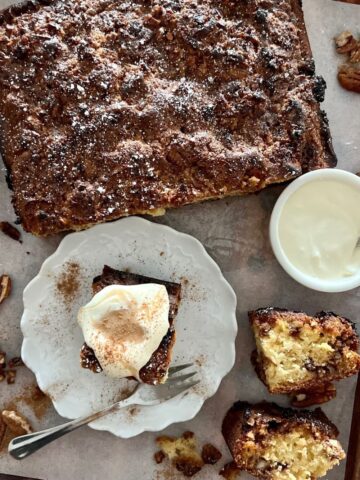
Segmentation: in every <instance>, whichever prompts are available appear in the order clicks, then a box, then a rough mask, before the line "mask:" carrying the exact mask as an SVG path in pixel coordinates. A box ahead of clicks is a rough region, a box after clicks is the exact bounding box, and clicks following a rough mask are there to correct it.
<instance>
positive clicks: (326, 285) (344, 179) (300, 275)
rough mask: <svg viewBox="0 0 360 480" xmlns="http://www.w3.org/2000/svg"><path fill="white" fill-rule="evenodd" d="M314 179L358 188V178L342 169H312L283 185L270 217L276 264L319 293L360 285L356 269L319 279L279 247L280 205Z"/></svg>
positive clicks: (359, 273) (348, 288) (343, 290)
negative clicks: (353, 273) (331, 278)
mask: <svg viewBox="0 0 360 480" xmlns="http://www.w3.org/2000/svg"><path fill="white" fill-rule="evenodd" d="M318 180H332V181H337V182H341V183H347V184H348V185H351V186H353V187H355V188H357V189H359V191H360V177H358V176H357V175H355V174H353V173H350V172H346V171H344V170H338V169H325V170H316V171H314V172H310V173H306V174H305V175H303V176H301V177H299V178H298V179H296V180H295V181H294V182H292V183H291V184H290V185H289V186H288V187H287V188H285V190H284V191H283V192H282V194H281V195H280V197H279V198H278V200H277V202H276V204H275V207H274V209H273V212H272V215H271V220H270V241H271V246H272V249H273V251H274V254H275V256H276V258H277V260H278V261H279V263H280V265H281V266H282V267H283V269H284V270H285V271H286V272H287V273H288V274H289V275H290V276H291V277H292V278H293V279H294V280H296V281H297V282H299V283H301V284H302V285H305V286H306V287H308V288H312V289H313V290H317V291H320V292H332V293H333V292H345V291H347V290H352V289H353V288H356V287H359V286H360V271H359V272H358V273H357V274H355V275H353V276H351V277H344V278H339V279H336V280H323V279H320V278H316V277H312V276H310V275H307V274H306V273H304V272H302V271H300V270H299V269H298V268H296V267H295V266H294V265H293V264H292V263H291V262H290V260H289V259H288V257H287V256H286V254H285V252H284V250H283V248H282V246H281V241H280V238H279V220H280V217H281V214H282V211H283V208H284V206H285V204H286V203H287V201H288V200H289V198H290V197H291V196H292V195H293V194H294V193H295V192H296V191H297V190H298V189H299V188H300V187H302V186H303V185H305V184H308V183H309V182H313V181H318Z"/></svg>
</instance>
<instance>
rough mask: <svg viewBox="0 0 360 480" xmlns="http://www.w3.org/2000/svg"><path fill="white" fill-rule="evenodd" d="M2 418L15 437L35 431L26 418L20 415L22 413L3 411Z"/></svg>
mask: <svg viewBox="0 0 360 480" xmlns="http://www.w3.org/2000/svg"><path fill="white" fill-rule="evenodd" d="M1 417H2V419H3V421H4V423H5V424H6V425H7V427H9V429H10V430H11V431H12V433H14V434H15V435H24V434H26V433H31V432H32V431H33V430H32V428H31V425H30V423H29V422H28V421H27V420H26V418H25V417H23V416H22V415H20V413H18V412H15V410H3V411H2V412H1Z"/></svg>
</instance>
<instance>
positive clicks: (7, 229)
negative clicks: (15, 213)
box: [0, 222, 21, 243]
mask: <svg viewBox="0 0 360 480" xmlns="http://www.w3.org/2000/svg"><path fill="white" fill-rule="evenodd" d="M0 230H1V231H2V232H3V233H5V235H7V236H8V237H10V238H12V239H13V240H16V241H17V242H20V243H21V233H20V232H19V230H18V229H17V228H15V227H14V226H13V225H11V223H9V222H0Z"/></svg>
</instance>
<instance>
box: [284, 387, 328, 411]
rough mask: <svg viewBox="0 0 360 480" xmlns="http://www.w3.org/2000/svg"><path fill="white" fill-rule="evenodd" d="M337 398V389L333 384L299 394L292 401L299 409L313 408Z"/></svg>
mask: <svg viewBox="0 0 360 480" xmlns="http://www.w3.org/2000/svg"><path fill="white" fill-rule="evenodd" d="M335 397H336V388H335V386H334V385H332V384H331V383H328V384H326V385H322V386H320V387H318V388H316V389H313V390H311V391H303V392H298V393H297V394H296V395H295V396H294V397H293V398H292V400H291V405H292V406H293V407H297V408H303V407H311V406H312V405H320V404H321V403H326V402H329V401H330V400H332V399H333V398H335Z"/></svg>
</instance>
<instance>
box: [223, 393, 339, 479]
mask: <svg viewBox="0 0 360 480" xmlns="http://www.w3.org/2000/svg"><path fill="white" fill-rule="evenodd" d="M222 432H223V435H224V438H225V441H226V443H227V445H228V447H229V449H230V452H231V454H232V456H233V458H234V461H235V463H236V465H237V466H238V467H239V468H240V469H241V470H245V471H247V472H249V473H251V474H252V475H254V476H255V477H257V478H261V479H263V480H316V479H317V478H320V477H323V476H324V475H326V472H327V471H329V470H330V469H332V468H333V467H334V466H335V465H337V464H338V463H339V462H340V460H342V459H343V458H345V452H344V451H343V449H342V447H341V445H340V443H339V442H338V441H337V440H336V437H337V436H338V430H337V428H336V427H335V425H333V424H332V423H331V422H330V421H329V419H328V418H327V417H326V415H325V414H324V413H323V412H322V410H321V409H320V408H317V409H316V410H314V411H310V410H302V411H299V410H293V409H290V408H281V407H278V406H277V405H275V404H272V403H266V402H263V403H260V404H257V405H250V404H249V403H247V402H237V403H235V404H234V405H233V407H232V408H231V409H230V410H229V411H228V413H227V414H226V416H225V419H224V422H223V427H222Z"/></svg>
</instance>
